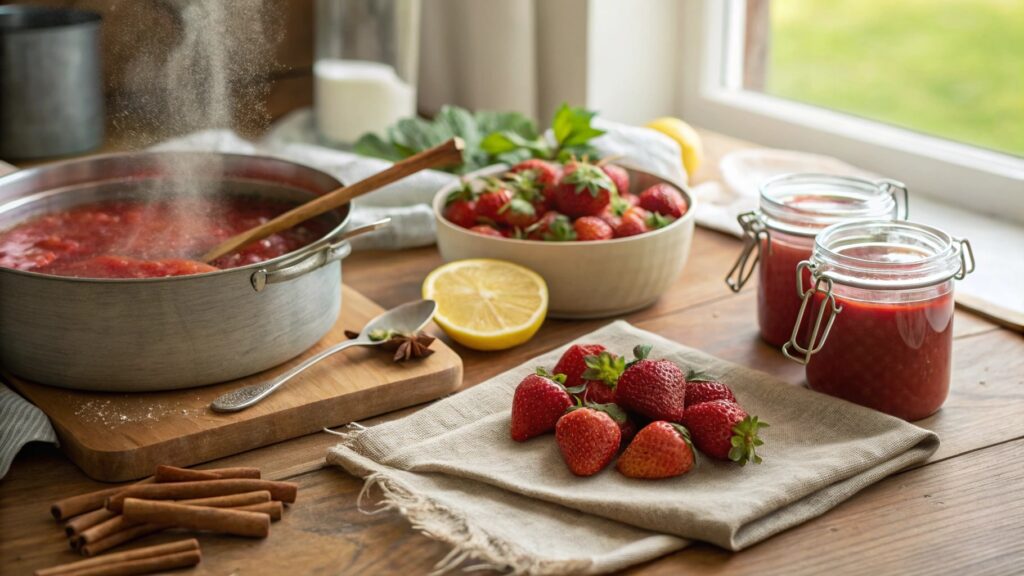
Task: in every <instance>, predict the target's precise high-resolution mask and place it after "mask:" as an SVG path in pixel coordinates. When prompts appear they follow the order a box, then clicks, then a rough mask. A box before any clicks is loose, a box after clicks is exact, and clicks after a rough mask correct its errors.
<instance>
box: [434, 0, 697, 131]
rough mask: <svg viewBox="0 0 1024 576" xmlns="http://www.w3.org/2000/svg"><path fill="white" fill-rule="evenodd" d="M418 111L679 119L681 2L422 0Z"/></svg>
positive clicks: (543, 118)
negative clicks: (571, 112) (450, 107)
mask: <svg viewBox="0 0 1024 576" xmlns="http://www.w3.org/2000/svg"><path fill="white" fill-rule="evenodd" d="M421 15H422V23H421V35H420V76H419V78H420V81H419V90H420V92H419V108H420V110H421V111H423V112H426V113H428V114H429V113H433V112H435V111H436V110H437V109H438V108H440V107H441V106H442V105H444V104H458V105H461V106H465V107H468V108H473V109H481V108H489V109H499V110H517V111H520V112H523V113H525V114H527V115H530V116H533V117H534V118H537V119H540V120H541V121H547V119H548V118H550V117H551V114H552V113H553V112H554V110H555V109H556V108H557V107H558V105H559V104H561V103H562V102H569V103H571V104H573V105H578V106H587V107H589V108H592V109H596V110H599V111H600V112H601V115H602V116H604V117H605V118H609V119H612V120H617V121H621V122H627V123H631V124H640V123H644V122H646V121H648V120H650V119H652V118H654V117H656V116H663V115H678V104H679V101H680V98H679V97H678V93H679V88H680V86H679V85H680V84H681V82H680V78H681V76H680V75H681V74H682V73H683V72H684V71H683V70H682V68H681V63H680V58H679V42H678V38H679V32H680V29H681V11H680V9H679V3H678V0H423V4H422V10H421Z"/></svg>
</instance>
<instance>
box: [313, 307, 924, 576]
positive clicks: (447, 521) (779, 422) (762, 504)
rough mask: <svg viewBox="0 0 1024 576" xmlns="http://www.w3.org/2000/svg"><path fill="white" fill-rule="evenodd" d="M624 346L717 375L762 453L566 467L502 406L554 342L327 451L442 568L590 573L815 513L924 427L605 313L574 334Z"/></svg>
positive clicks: (898, 457)
mask: <svg viewBox="0 0 1024 576" xmlns="http://www.w3.org/2000/svg"><path fill="white" fill-rule="evenodd" d="M580 340H581V341H586V342H599V343H602V344H604V345H605V346H607V347H608V348H609V349H610V350H612V351H613V352H616V353H619V354H626V353H628V352H629V351H630V350H631V349H632V347H633V346H634V345H636V344H638V343H649V344H653V345H654V350H653V352H652V357H664V358H668V359H670V360H672V361H674V362H676V363H678V364H680V365H682V366H685V367H687V368H693V369H696V370H699V371H701V372H705V373H708V374H711V375H714V376H716V377H717V378H719V379H720V380H722V381H723V382H725V383H727V384H728V385H729V386H731V387H732V389H733V390H734V392H735V394H736V397H737V399H738V400H739V402H740V403H741V404H742V405H743V406H744V407H745V408H746V409H747V410H748V411H749V412H750V413H751V414H756V415H758V416H759V417H760V418H761V419H762V420H764V421H766V422H768V423H770V424H771V426H770V427H769V428H767V429H766V430H765V431H764V433H763V437H764V440H765V445H764V446H763V447H761V448H759V452H760V453H761V454H762V455H763V457H764V463H763V464H759V465H753V464H748V465H747V466H745V467H739V466H737V465H736V464H733V463H728V462H720V461H715V460H712V459H710V458H707V457H700V458H699V460H698V464H697V466H696V467H695V468H694V469H693V470H692V471H690V472H689V473H688V474H686V475H683V476H681V477H677V478H673V479H668V480H659V481H639V480H632V479H629V478H626V477H624V476H622V475H621V474H619V473H618V472H616V471H615V470H611V469H608V470H605V471H603V472H601V473H599V474H597V475H595V476H592V477H589V478H577V477H575V476H573V475H572V474H571V473H570V472H569V471H568V470H567V468H566V466H565V464H564V463H563V462H562V459H561V456H560V454H559V451H558V447H557V445H556V443H555V441H554V438H552V437H551V436H546V437H541V438H535V439H532V440H530V441H528V442H525V443H516V442H513V441H512V440H511V439H510V438H509V412H510V406H511V401H512V396H513V393H514V390H515V387H516V385H517V384H518V383H519V381H520V380H521V379H522V378H523V376H524V375H525V374H527V373H528V372H530V371H531V370H532V369H533V367H535V366H547V367H551V366H553V365H554V364H555V362H556V361H557V359H558V357H559V356H560V354H561V353H562V352H563V350H564V348H563V349H559V350H554V351H552V352H550V353H548V354H544V355H542V356H540V357H537V358H535V359H533V360H532V361H530V362H528V363H527V364H525V365H523V366H520V367H519V368H516V369H513V370H511V371H509V372H506V373H504V374H502V375H500V376H497V377H495V378H493V379H491V380H489V381H487V382H485V383H482V384H480V385H478V386H474V387H473V388H471V389H469V390H466V391H464V392H462V393H459V394H456V395H454V396H451V397H449V398H447V399H445V400H442V401H440V402H437V403H435V404H433V405H431V406H429V407H427V408H424V409H423V410H420V411H418V412H416V413H414V414H412V415H410V416H407V417H405V418H402V419H400V420H395V421H392V422H388V423H385V424H380V425H378V426H374V427H372V428H355V429H350V430H349V431H347V432H346V433H345V440H344V441H343V442H342V443H341V444H339V445H338V446H336V447H334V448H332V449H331V450H330V452H329V454H328V457H327V458H328V461H329V462H330V463H333V464H336V465H338V466H341V467H343V468H345V469H346V470H347V471H349V472H350V473H352V474H355V475H357V476H360V477H363V478H365V479H366V485H365V488H364V491H368V490H369V489H370V488H371V487H374V486H376V487H379V488H380V489H381V491H382V492H383V507H384V508H392V509H395V510H398V511H399V512H400V513H402V514H403V515H405V516H406V517H408V518H409V520H410V521H411V522H412V524H413V526H414V527H416V528H417V529H419V530H422V531H423V532H424V533H426V534H427V535H428V536H431V537H433V538H437V539H439V540H442V541H444V542H447V543H448V544H451V545H452V546H453V551H452V555H451V557H450V558H448V559H446V564H445V566H441V568H445V567H450V566H451V565H454V564H455V563H456V562H461V561H464V560H469V559H472V560H475V561H476V562H479V563H481V564H483V565H486V566H490V567H501V568H506V569H511V570H512V571H514V572H516V573H538V574H555V573H566V572H573V573H603V572H608V571H612V570H618V569H622V568H624V567H626V566H629V565H632V564H636V563H639V562H643V561H646V560H650V559H652V558H656V557H658V556H661V555H663V554H666V553H668V552H671V551H673V550H677V549H680V548H682V547H684V546H686V544H687V541H688V540H703V541H706V542H711V543H713V544H716V545H718V546H721V547H722V548H726V549H729V550H741V549H743V548H746V547H748V546H751V545H753V544H755V543H757V542H760V541H761V540H764V539H765V538H768V537H770V536H772V535H774V534H777V533H778V532H781V531H783V530H785V529H787V528H790V527H792V526H795V525H797V524H800V523H801V522H804V521H806V520H808V519H811V518H814V517H816V516H819V515H821V514H823V513H824V512H826V511H827V510H829V509H830V508H832V507H833V506H835V505H837V504H838V503H840V502H842V501H843V500H845V499H847V498H849V497H850V496H851V495H853V494H855V493H856V492H857V491H859V490H861V489H862V488H864V487H865V486H868V485H869V484H871V483H873V482H876V481H878V480H880V479H882V478H884V477H886V476H888V475H890V474H893V473H895V472H897V471H899V470H902V469H904V468H907V467H908V466H911V465H914V464H917V463H920V462H922V461H924V460H926V459H927V458H928V457H929V456H930V455H931V454H932V453H933V452H934V451H935V450H936V448H938V443H939V441H938V437H937V436H935V434H933V433H931V432H929V431H927V430H923V429H921V428H918V427H916V426H914V425H912V424H909V423H907V422H904V421H902V420H899V419H897V418H893V417H890V416H887V415H885V414H882V413H879V412H875V411H872V410H869V409H867V408H863V407H860V406H857V405H854V404H851V403H848V402H845V401H843V400H839V399H836V398H833V397H831V396H826V395H824V394H818V393H816V392H813V391H810V390H807V389H804V388H801V387H797V386H794V385H790V384H787V383H785V382H783V381H780V380H779V379H777V378H775V377H773V376H770V375H768V374H764V373H761V372H757V371H754V370H751V369H748V368H744V367H742V366H738V365H735V364H732V363H729V362H726V361H723V360H720V359H717V358H715V357H713V356H709V355H707V354H704V353H702V352H699V351H697V350H693V349H690V348H687V347H685V346H682V345H679V344H677V343H674V342H671V341H668V340H666V339H664V338H661V337H659V336H656V335H655V334H651V333H649V332H645V331H642V330H638V329H636V328H634V327H632V326H630V325H629V324H627V323H625V322H621V321H619V322H614V323H612V324H609V325H607V326H605V327H604V328H601V329H600V330H598V331H596V332H593V333H591V334H588V335H586V336H584V337H583V338H581V339H580Z"/></svg>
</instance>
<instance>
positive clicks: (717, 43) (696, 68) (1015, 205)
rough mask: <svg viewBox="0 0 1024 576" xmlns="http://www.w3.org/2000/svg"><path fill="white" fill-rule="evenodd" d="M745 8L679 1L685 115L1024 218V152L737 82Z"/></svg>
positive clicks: (972, 206)
mask: <svg viewBox="0 0 1024 576" xmlns="http://www.w3.org/2000/svg"><path fill="white" fill-rule="evenodd" d="M745 10H746V2H745V0H700V1H696V2H684V3H682V10H681V11H680V12H681V16H682V19H683V21H682V32H683V33H682V37H681V40H680V42H681V49H682V64H683V66H682V79H681V88H680V90H681V93H680V94H681V102H680V107H681V110H682V113H683V117H684V118H687V119H688V120H690V121H692V122H693V123H694V124H696V125H698V126H702V127H705V128H709V129H711V130H715V131H718V132H723V133H725V134H729V135H730V136H736V137H739V138H745V139H748V140H752V141H755V142H759V143H762V144H766V145H769V146H776V147H780V148H788V149H796V150H804V151H808V152H813V153H819V154H827V155H831V156H835V157H838V158H840V159H842V160H844V161H847V162H850V163H851V164H854V165H856V166H859V167H861V168H864V169H867V170H871V171H873V172H877V173H879V174H882V175H885V176H887V177H890V178H895V179H898V180H901V181H903V182H904V183H906V184H907V186H908V188H909V189H910V190H911V195H912V196H913V195H925V196H929V197H932V198H935V199H937V200H940V201H942V202H945V203H949V204H953V205H956V206H958V207H961V208H964V209H968V210H971V211H975V212H981V213H986V214H990V215H994V216H997V217H1000V218H1003V219H1009V220H1011V221H1014V222H1017V223H1022V224H1024V158H1018V157H1015V156H1011V155H1009V154H1003V153H1000V152H995V151H992V150H987V149H984V148H979V147H976V146H971V145H968V144H963V143H960V142H956V141H953V140H947V139H943V138H940V137H936V136H930V135H927V134H922V133H919V132H915V131H912V130H908V129H904V128H899V127H896V126H893V125H890V124H884V123H881V122H877V121H874V120H869V119H866V118H861V117H857V116H854V115H851V114H846V113H843V112H838V111H834V110H829V109H826V108H822V107H818V106H814V105H810V104H804V103H800V102H796V101H793V100H786V99H783V98H779V97H775V96H770V95H767V94H762V93H758V92H753V91H748V90H743V88H742V79H743V62H742V57H743V53H744V45H743V43H744V41H745V38H744V33H743V31H744V27H745V21H744V17H745ZM727 30H728V31H729V32H728V33H727ZM1022 129H1024V127H1022ZM911 204H913V200H911ZM911 217H913V211H911Z"/></svg>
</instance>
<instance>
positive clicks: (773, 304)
mask: <svg viewBox="0 0 1024 576" xmlns="http://www.w3.org/2000/svg"><path fill="white" fill-rule="evenodd" d="M813 244H814V240H813V239H812V238H801V237H798V236H790V235H788V234H782V233H780V232H773V233H772V234H771V235H770V239H768V240H762V241H761V255H760V259H759V260H758V264H757V266H758V269H759V270H758V278H759V281H758V286H757V321H758V323H759V324H760V326H761V338H762V339H763V340H764V341H765V342H767V343H769V344H771V345H772V346H776V347H778V346H782V345H783V344H785V343H786V342H787V341H789V337H790V335H791V334H792V333H793V324H795V323H796V316H797V313H798V312H799V311H800V297H799V296H798V295H797V290H796V267H797V264H799V263H800V262H802V261H804V260H807V259H809V258H810V257H811V247H812V246H813ZM809 278H810V275H809V274H805V275H804V286H807V285H808V283H809Z"/></svg>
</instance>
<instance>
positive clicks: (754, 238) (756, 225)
mask: <svg viewBox="0 0 1024 576" xmlns="http://www.w3.org/2000/svg"><path fill="white" fill-rule="evenodd" d="M736 221H737V222H739V223H740V228H742V229H743V250H742V251H741V252H740V256H739V258H738V259H737V260H736V263H735V264H733V265H732V268H731V269H730V270H729V273H728V274H726V276H725V283H726V284H727V285H728V286H729V288H730V289H731V290H732V291H733V292H739V291H740V289H741V288H743V285H744V284H746V283H747V281H748V280H750V277H751V276H752V275H753V274H754V267H755V266H757V262H758V260H760V259H761V241H762V240H765V241H767V240H768V229H767V228H765V225H764V222H762V221H761V217H760V216H759V215H758V213H757V212H744V213H742V214H740V215H739V216H737V217H736Z"/></svg>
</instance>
